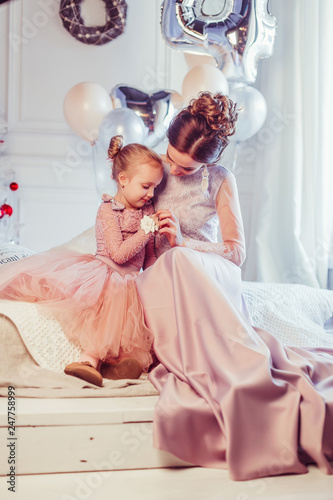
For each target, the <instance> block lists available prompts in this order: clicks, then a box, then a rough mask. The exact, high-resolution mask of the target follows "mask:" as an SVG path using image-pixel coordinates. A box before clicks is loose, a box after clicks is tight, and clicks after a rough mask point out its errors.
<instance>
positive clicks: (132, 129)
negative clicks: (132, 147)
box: [98, 108, 147, 150]
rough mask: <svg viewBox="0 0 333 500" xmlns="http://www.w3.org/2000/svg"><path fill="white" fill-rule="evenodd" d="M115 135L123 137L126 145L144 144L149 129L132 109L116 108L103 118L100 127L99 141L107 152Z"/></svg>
mask: <svg viewBox="0 0 333 500" xmlns="http://www.w3.org/2000/svg"><path fill="white" fill-rule="evenodd" d="M114 135H122V136H123V138H124V145H125V144H129V143H132V142H138V143H143V142H144V140H145V139H146V136H147V128H146V126H145V124H144V122H143V120H142V118H141V117H140V116H138V115H137V114H135V112H134V111H133V110H132V109H129V108H116V109H113V110H112V111H110V112H109V113H108V114H107V115H106V116H105V117H104V118H103V120H102V122H101V125H100V127H99V136H98V139H99V142H100V143H101V144H102V146H103V147H104V148H105V149H106V150H107V149H108V147H109V144H110V139H111V137H113V136H114Z"/></svg>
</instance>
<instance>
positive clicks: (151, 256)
mask: <svg viewBox="0 0 333 500" xmlns="http://www.w3.org/2000/svg"><path fill="white" fill-rule="evenodd" d="M156 260H157V257H156V251H155V238H154V237H151V238H150V240H149V241H148V243H147V245H146V254H145V260H144V263H143V266H142V268H143V269H147V267H150V266H152V265H153V264H154V262H156Z"/></svg>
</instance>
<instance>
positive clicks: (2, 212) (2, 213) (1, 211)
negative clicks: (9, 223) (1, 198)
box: [0, 207, 5, 219]
mask: <svg viewBox="0 0 333 500" xmlns="http://www.w3.org/2000/svg"><path fill="white" fill-rule="evenodd" d="M4 215H5V212H4V211H3V209H2V207H0V219H2V217H4Z"/></svg>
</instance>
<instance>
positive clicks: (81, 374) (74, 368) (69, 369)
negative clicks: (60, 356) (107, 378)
mask: <svg viewBox="0 0 333 500" xmlns="http://www.w3.org/2000/svg"><path fill="white" fill-rule="evenodd" d="M64 372H65V373H67V375H72V376H73V377H78V378H81V379H82V380H85V381H86V382H90V383H91V384H94V385H98V386H99V387H102V385H103V377H102V375H101V374H100V373H99V371H97V370H96V368H94V367H93V366H92V364H91V363H89V361H82V362H75V363H70V364H69V365H67V366H66V367H65V370H64Z"/></svg>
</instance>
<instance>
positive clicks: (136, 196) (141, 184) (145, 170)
mask: <svg viewBox="0 0 333 500" xmlns="http://www.w3.org/2000/svg"><path fill="white" fill-rule="evenodd" d="M162 178H163V169H162V167H160V166H158V165H156V164H151V163H141V164H139V165H137V166H136V167H135V169H134V171H133V172H131V173H130V172H129V173H128V174H125V176H124V178H123V180H121V179H120V183H121V184H122V185H123V186H124V187H123V188H122V190H121V196H122V200H123V203H124V205H125V207H126V208H142V207H143V205H144V204H145V203H147V201H149V200H150V199H151V198H152V197H153V196H154V189H155V188H156V186H158V185H159V183H160V182H161V181H162Z"/></svg>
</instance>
